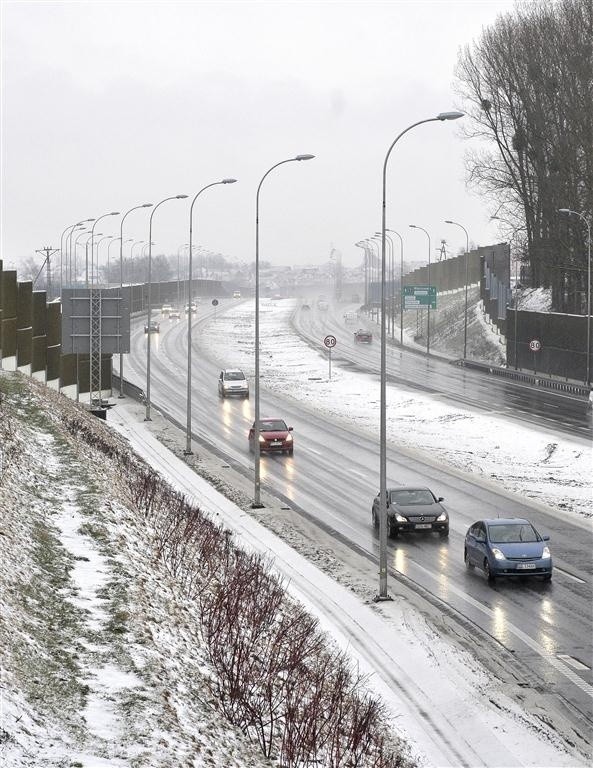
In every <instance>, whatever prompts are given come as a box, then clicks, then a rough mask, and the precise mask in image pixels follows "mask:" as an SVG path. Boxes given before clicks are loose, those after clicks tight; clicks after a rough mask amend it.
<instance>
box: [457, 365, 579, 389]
mask: <svg viewBox="0 0 593 768" xmlns="http://www.w3.org/2000/svg"><path fill="white" fill-rule="evenodd" d="M452 364H453V365H458V366H460V367H462V368H476V369H477V370H480V371H485V372H487V373H490V374H491V375H492V376H501V377H502V378H505V379H511V380H513V381H523V382H525V383H526V384H531V385H532V386H534V387H543V388H545V389H554V390H556V391H558V392H567V393H569V394H571V395H578V396H580V397H584V398H589V396H590V394H591V391H592V390H591V388H590V387H587V386H585V385H584V384H577V383H575V382H571V381H560V380H559V379H550V378H547V377H546V376H538V375H537V374H532V373H524V372H523V371H515V370H514V369H512V368H499V367H498V366H494V365H488V363H479V362H477V361H475V360H453V361H452Z"/></svg>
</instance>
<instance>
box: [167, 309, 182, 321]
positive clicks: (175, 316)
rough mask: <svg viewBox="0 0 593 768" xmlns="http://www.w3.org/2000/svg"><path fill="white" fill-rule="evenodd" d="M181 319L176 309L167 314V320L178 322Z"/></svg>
mask: <svg viewBox="0 0 593 768" xmlns="http://www.w3.org/2000/svg"><path fill="white" fill-rule="evenodd" d="M180 317H181V312H180V311H179V310H178V309H172V310H171V311H170V312H169V320H179V318H180Z"/></svg>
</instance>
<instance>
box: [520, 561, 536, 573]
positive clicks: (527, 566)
mask: <svg viewBox="0 0 593 768" xmlns="http://www.w3.org/2000/svg"><path fill="white" fill-rule="evenodd" d="M534 568H535V563H518V564H517V570H518V571H531V570H533V569H534Z"/></svg>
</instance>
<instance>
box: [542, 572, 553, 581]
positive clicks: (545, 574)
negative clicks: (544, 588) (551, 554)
mask: <svg viewBox="0 0 593 768" xmlns="http://www.w3.org/2000/svg"><path fill="white" fill-rule="evenodd" d="M544 581H552V574H551V573H544Z"/></svg>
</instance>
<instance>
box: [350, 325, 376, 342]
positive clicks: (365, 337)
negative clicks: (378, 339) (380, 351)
mask: <svg viewBox="0 0 593 768" xmlns="http://www.w3.org/2000/svg"><path fill="white" fill-rule="evenodd" d="M354 341H355V342H356V343H357V344H370V343H371V342H372V341H373V334H372V333H371V332H370V331H365V330H364V329H363V328H359V329H358V330H357V331H354Z"/></svg>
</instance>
